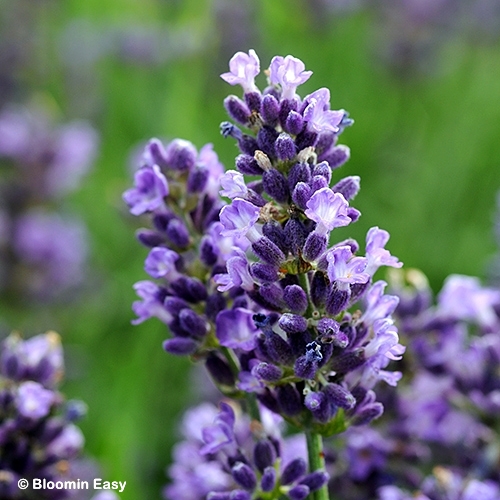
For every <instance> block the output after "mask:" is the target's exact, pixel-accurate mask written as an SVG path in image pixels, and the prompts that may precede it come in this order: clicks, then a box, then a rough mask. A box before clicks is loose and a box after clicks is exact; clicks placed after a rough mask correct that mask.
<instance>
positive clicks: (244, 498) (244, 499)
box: [229, 490, 252, 500]
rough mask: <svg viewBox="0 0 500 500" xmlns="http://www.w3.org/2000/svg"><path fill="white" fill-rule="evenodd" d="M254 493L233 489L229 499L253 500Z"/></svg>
mask: <svg viewBox="0 0 500 500" xmlns="http://www.w3.org/2000/svg"><path fill="white" fill-rule="evenodd" d="M251 499H252V495H250V493H248V491H244V490H233V491H231V493H230V495H229V500H251Z"/></svg>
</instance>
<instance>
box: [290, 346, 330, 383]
mask: <svg viewBox="0 0 500 500" xmlns="http://www.w3.org/2000/svg"><path fill="white" fill-rule="evenodd" d="M322 359H323V354H322V353H321V346H320V345H319V344H318V343H317V342H314V341H313V342H310V343H309V344H307V346H306V354H305V356H301V357H300V358H298V359H297V361H296V362H295V366H294V371H295V375H297V377H300V378H303V379H307V380H311V379H313V378H314V377H315V376H316V372H317V371H318V363H319V362H320V361H321V360H322Z"/></svg>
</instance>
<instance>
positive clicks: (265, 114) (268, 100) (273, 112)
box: [261, 94, 280, 127]
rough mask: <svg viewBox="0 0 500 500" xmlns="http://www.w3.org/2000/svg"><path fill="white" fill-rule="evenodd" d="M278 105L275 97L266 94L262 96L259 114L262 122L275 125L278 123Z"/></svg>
mask: <svg viewBox="0 0 500 500" xmlns="http://www.w3.org/2000/svg"><path fill="white" fill-rule="evenodd" d="M279 111H280V105H279V102H278V100H277V99H276V97H274V96H273V95H271V94H267V95H265V96H264V97H263V98H262V104H261V115H262V119H263V120H264V122H265V123H266V124H267V125H269V126H271V127H275V126H276V125H277V123H278V118H279Z"/></svg>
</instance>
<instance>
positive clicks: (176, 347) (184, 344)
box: [163, 337, 198, 356]
mask: <svg viewBox="0 0 500 500" xmlns="http://www.w3.org/2000/svg"><path fill="white" fill-rule="evenodd" d="M197 348H198V344H197V342H196V341H195V340H193V339H188V338H184V337H175V338H173V339H168V340H165V342H163V349H165V351H167V352H169V353H170V354H175V355H176V356H185V355H187V354H193V353H194V352H195V351H196V349H197Z"/></svg>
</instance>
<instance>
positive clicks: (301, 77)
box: [269, 56, 312, 100]
mask: <svg viewBox="0 0 500 500" xmlns="http://www.w3.org/2000/svg"><path fill="white" fill-rule="evenodd" d="M305 68H306V67H305V65H304V63H303V62H302V61H301V60H300V59H297V58H296V57H293V56H286V57H281V56H275V57H273V59H272V61H271V66H270V67H269V80H270V81H271V83H272V84H274V85H276V84H279V85H281V90H282V94H281V98H282V99H290V100H292V99H293V98H294V97H295V90H296V89H297V87H298V86H299V85H301V84H303V83H304V82H306V81H307V80H309V77H310V76H311V75H312V71H305Z"/></svg>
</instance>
